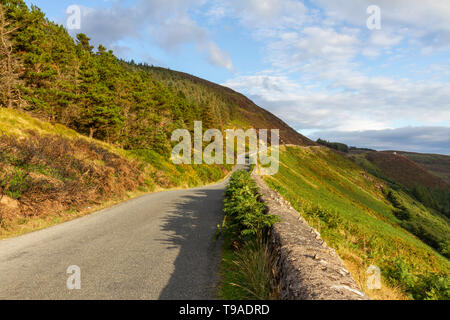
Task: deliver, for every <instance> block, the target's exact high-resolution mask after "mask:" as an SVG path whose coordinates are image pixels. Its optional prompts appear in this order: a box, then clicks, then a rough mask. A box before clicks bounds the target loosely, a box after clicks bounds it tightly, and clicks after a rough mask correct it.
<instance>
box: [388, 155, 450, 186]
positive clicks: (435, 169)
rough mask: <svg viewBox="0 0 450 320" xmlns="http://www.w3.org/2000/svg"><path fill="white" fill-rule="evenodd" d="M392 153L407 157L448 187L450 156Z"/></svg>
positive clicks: (449, 180)
mask: <svg viewBox="0 0 450 320" xmlns="http://www.w3.org/2000/svg"><path fill="white" fill-rule="evenodd" d="M392 152H396V153H397V154H398V155H402V156H405V157H407V158H408V159H410V160H411V161H414V162H415V163H416V164H418V165H420V166H421V167H423V168H425V169H426V170H427V171H428V172H430V173H432V174H434V175H435V176H437V177H439V178H441V179H442V180H444V181H445V182H447V184H449V185H450V156H445V155H442V154H423V153H415V152H403V151H392Z"/></svg>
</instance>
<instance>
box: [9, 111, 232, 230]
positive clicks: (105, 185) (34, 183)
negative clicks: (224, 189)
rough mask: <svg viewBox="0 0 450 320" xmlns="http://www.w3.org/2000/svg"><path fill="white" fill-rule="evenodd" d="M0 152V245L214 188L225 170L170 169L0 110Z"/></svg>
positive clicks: (161, 161) (147, 156) (151, 158)
mask: <svg viewBox="0 0 450 320" xmlns="http://www.w3.org/2000/svg"><path fill="white" fill-rule="evenodd" d="M0 146H1V149H0V200H2V203H0V238H7V237H14V236H18V235H22V234H25V233H28V232H31V231H35V230H39V229H43V228H46V227H49V226H53V225H55V224H58V223H61V222H65V221H69V220H72V219H74V218H77V217H81V216H83V215H86V214H89V213H92V212H95V211H97V210H100V209H103V208H105V207H108V206H111V205H114V204H116V203H118V202H121V201H124V200H127V199H130V198H132V197H136V196H139V195H142V194H145V193H149V192H155V191H161V190H168V189H178V188H189V187H195V186H201V185H206V184H210V183H214V182H216V181H219V180H221V179H223V178H224V177H225V176H226V175H227V174H228V172H229V171H230V170H231V166H206V165H197V166H188V165H184V166H176V165H174V164H172V162H171V161H170V159H167V158H166V157H164V156H162V155H160V154H158V153H156V152H154V151H151V150H131V151H125V150H123V149H121V148H119V147H118V146H114V145H110V144H107V143H104V142H100V141H97V140H95V139H90V138H87V137H84V136H82V135H80V134H77V133H76V132H75V131H73V130H70V129H68V128H65V127H64V126H61V125H53V124H50V123H47V122H44V121H40V120H38V119H34V118H32V117H30V116H29V115H26V114H23V113H21V112H19V111H17V110H12V109H5V108H0ZM2 195H3V197H2Z"/></svg>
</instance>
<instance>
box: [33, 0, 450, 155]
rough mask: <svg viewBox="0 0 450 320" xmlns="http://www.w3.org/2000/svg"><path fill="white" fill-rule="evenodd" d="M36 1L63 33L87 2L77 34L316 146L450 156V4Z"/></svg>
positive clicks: (415, 0) (401, 0)
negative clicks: (228, 92) (333, 143)
mask: <svg viewBox="0 0 450 320" xmlns="http://www.w3.org/2000/svg"><path fill="white" fill-rule="evenodd" d="M27 3H28V4H35V5H37V6H38V7H40V8H41V9H42V10H43V11H44V12H45V13H46V14H47V16H48V17H49V18H50V19H52V20H54V21H56V22H58V23H60V24H64V25H66V21H67V18H68V15H67V14H66V12H65V11H66V9H67V8H68V7H69V6H70V5H78V6H79V7H80V9H81V11H82V17H81V30H70V32H71V34H73V35H74V34H76V33H77V32H84V33H86V34H88V36H89V37H91V38H92V41H93V43H94V44H95V45H98V44H100V43H102V44H104V45H105V46H107V47H108V48H110V49H113V50H114V52H115V54H116V55H117V56H119V57H121V58H124V59H127V60H131V59H134V60H135V61H142V62H147V63H150V64H154V65H160V66H164V67H169V68H171V69H174V70H180V71H184V72H188V73H191V74H194V75H196V76H199V77H202V78H205V79H208V80H211V81H213V82H216V83H219V84H223V85H226V86H229V87H231V88H233V89H235V90H237V91H239V92H242V93H244V94H246V95H247V96H249V98H251V99H252V100H254V101H255V102H256V103H257V104H258V105H260V106H261V107H263V108H266V109H268V110H269V111H271V112H273V113H275V114H276V115H277V116H279V117H281V118H282V119H283V120H285V121H286V122H287V123H289V124H290V125H291V126H292V127H294V128H295V129H297V130H298V131H300V132H301V133H303V134H305V135H307V136H308V137H310V138H313V139H317V138H319V137H321V138H325V139H329V140H339V141H341V142H344V143H348V144H351V145H357V146H364V147H371V148H376V149H401V150H406V151H417V152H430V153H443V154H450V1H448V0H430V1H423V0H396V1H391V0H333V1H332V0H308V1H306V0H304V1H301V0H228V1H225V0H211V1H205V0H127V1H120V0H116V1H111V0H109V1H108V0H98V1H79V0H71V1H66V0H63V1H57V2H56V1H50V0H34V1H27ZM370 5H377V6H378V7H379V8H380V10H381V29H379V30H369V28H368V27H367V24H366V21H367V19H368V18H369V16H370V14H368V13H367V8H368V7H369V6H370Z"/></svg>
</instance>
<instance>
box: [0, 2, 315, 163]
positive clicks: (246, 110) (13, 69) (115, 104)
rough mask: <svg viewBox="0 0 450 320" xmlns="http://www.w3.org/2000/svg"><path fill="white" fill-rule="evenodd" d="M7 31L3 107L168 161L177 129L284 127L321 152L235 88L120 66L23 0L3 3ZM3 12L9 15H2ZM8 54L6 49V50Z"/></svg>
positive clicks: (289, 136)
mask: <svg viewBox="0 0 450 320" xmlns="http://www.w3.org/2000/svg"><path fill="white" fill-rule="evenodd" d="M4 3H5V5H4V7H2V12H1V13H0V15H1V16H2V17H3V18H1V19H0V21H2V22H1V24H2V25H0V29H4V30H5V32H3V33H2V37H3V38H4V41H2V42H1V43H2V46H3V49H2V51H3V52H5V53H7V54H5V55H2V56H1V58H0V60H1V61H0V63H1V64H2V65H4V66H5V67H4V68H3V69H4V71H3V72H2V75H1V76H0V87H4V88H5V90H2V93H3V94H2V96H0V105H1V106H8V107H10V108H18V109H20V110H24V111H26V112H29V113H30V114H32V115H33V116H36V117H39V118H41V119H43V120H47V121H51V122H56V123H61V124H63V125H65V126H67V127H69V128H71V129H74V130H76V131H77V132H79V133H81V134H84V135H88V136H90V137H93V138H97V139H99V140H103V141H106V142H109V143H113V144H115V145H118V146H120V147H122V148H124V149H127V150H136V149H151V150H154V151H156V152H158V153H160V154H164V155H167V154H168V153H169V151H170V149H171V144H170V136H171V134H172V132H173V131H174V130H175V129H180V128H188V129H192V128H193V123H194V121H196V120H197V121H199V120H202V121H203V123H204V128H219V129H225V128H228V127H254V128H257V129H260V128H261V129H272V128H277V129H280V131H281V140H282V142H283V143H294V144H299V145H314V143H313V142H312V141H310V140H308V139H307V138H305V137H303V136H301V135H300V134H299V133H297V132H296V131H295V130H293V129H291V128H290V127H289V126H287V125H286V124H285V123H284V122H282V121H281V120H280V119H278V118H277V117H275V116H274V115H272V114H271V113H269V112H267V111H265V110H263V109H261V108H260V107H258V106H256V105H255V104H254V103H253V102H251V101H250V100H248V99H247V98H245V97H244V96H242V95H240V94H238V93H236V92H234V91H232V90H231V89H228V88H224V87H221V86H219V85H216V84H213V83H210V82H207V81H205V80H201V79H199V78H196V77H193V76H190V75H187V74H183V73H178V72H173V71H168V70H164V69H160V68H152V67H148V66H146V65H136V64H134V63H127V62H124V61H120V60H118V59H117V58H116V57H115V56H114V54H113V52H112V51H108V50H107V48H105V47H104V46H102V45H99V46H98V48H95V49H94V48H93V47H92V46H91V45H90V39H89V38H88V36H87V35H84V34H79V35H78V36H77V40H76V41H74V40H73V39H72V38H71V37H70V36H69V34H68V33H67V31H66V30H65V29H64V28H63V26H60V25H57V24H55V23H53V22H52V21H50V20H48V19H47V18H46V17H45V15H44V14H43V13H42V12H41V11H40V10H39V9H38V8H36V7H32V8H31V9H29V8H27V6H26V5H25V4H24V2H23V1H21V0H18V1H4ZM3 8H4V9H3ZM0 49H1V48H0Z"/></svg>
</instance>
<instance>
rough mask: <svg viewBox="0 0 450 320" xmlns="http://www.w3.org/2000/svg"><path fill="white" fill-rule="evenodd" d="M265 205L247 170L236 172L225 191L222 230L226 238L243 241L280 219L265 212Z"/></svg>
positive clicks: (260, 232) (258, 233) (259, 233)
mask: <svg viewBox="0 0 450 320" xmlns="http://www.w3.org/2000/svg"><path fill="white" fill-rule="evenodd" d="M265 208H266V207H265V205H264V204H263V203H262V202H260V201H259V196H258V189H257V186H256V183H255V182H254V181H253V179H252V178H251V176H250V173H248V172H246V171H242V170H240V171H237V172H235V173H234V174H233V175H232V177H231V179H230V183H229V185H228V188H227V190H226V193H225V208H224V212H225V219H224V222H223V225H222V231H223V233H224V235H225V236H226V238H228V239H232V240H233V241H238V242H242V241H245V240H248V239H251V238H254V237H256V236H258V235H262V234H263V232H264V230H266V229H267V228H270V227H271V226H272V225H273V224H274V223H276V222H277V221H278V218H277V217H276V216H273V215H266V214H265Z"/></svg>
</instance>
